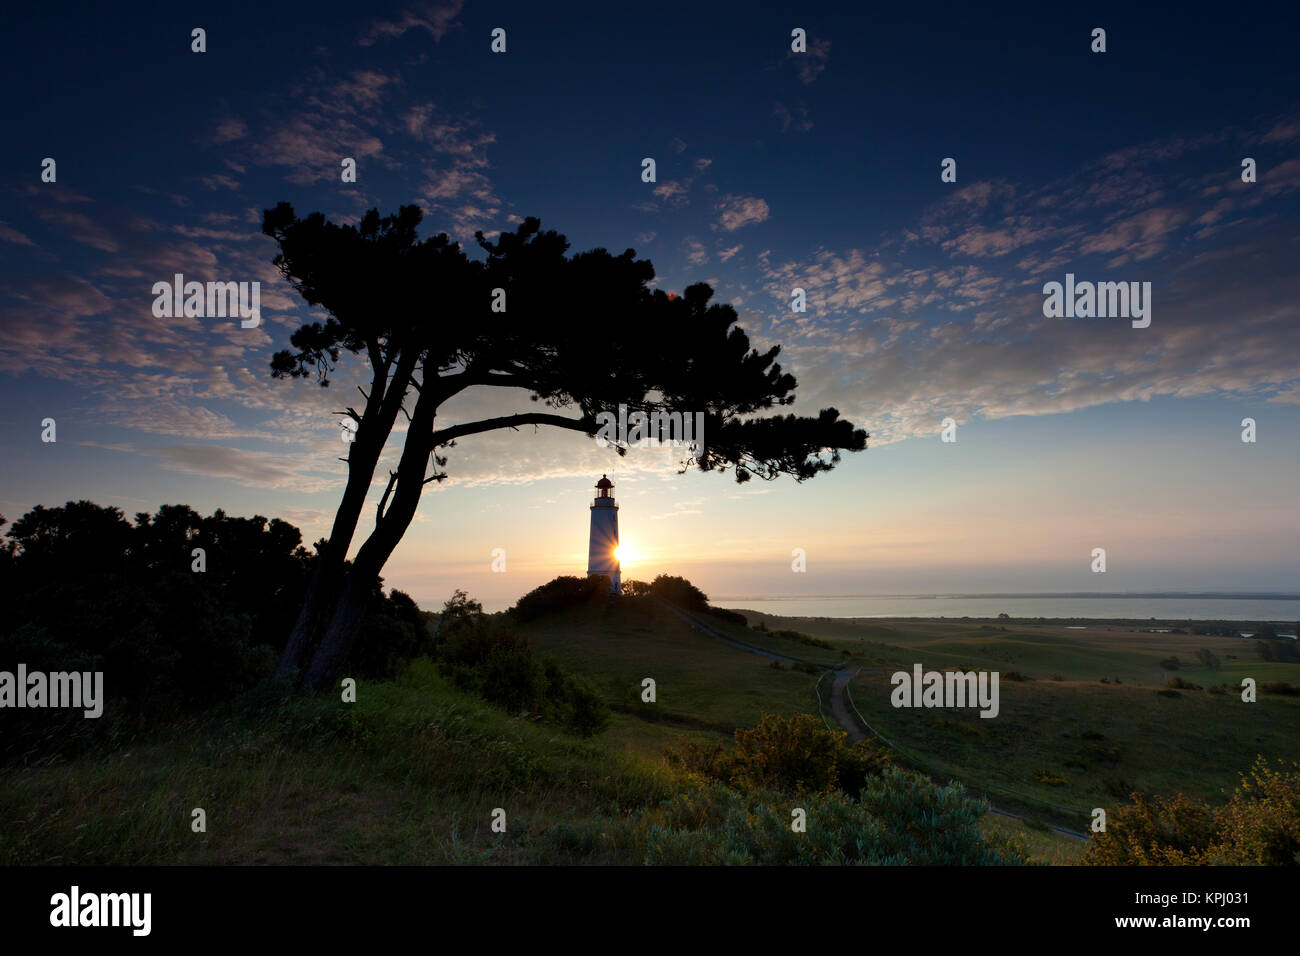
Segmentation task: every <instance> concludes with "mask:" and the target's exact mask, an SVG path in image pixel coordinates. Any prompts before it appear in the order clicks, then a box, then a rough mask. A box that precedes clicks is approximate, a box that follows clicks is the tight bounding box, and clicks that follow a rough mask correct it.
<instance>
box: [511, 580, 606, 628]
mask: <svg viewBox="0 0 1300 956" xmlns="http://www.w3.org/2000/svg"><path fill="white" fill-rule="evenodd" d="M608 597H609V578H607V577H604V576H603V575H592V576H591V577H589V578H578V577H573V576H572V575H564V576H561V577H558V578H555V579H554V580H552V581H548V582H547V583H546V584H543V585H542V586H541V587H536V588H533V590H531V591H529V592H528V593H527V594H525V595H524V596H523V597H521V598H520V599H519V600H518V602H517V603H516V604H515V606H514V607H512V608H511V609H510V611H509V612H508V613H509V614H510V615H511V616H512V617H513V618H514V619H515V620H517V621H532V620H535V619H536V618H539V617H546V616H548V615H551V614H558V613H559V612H560V611H567V610H568V609H569V608H574V607H579V606H581V605H584V604H589V603H591V602H592V601H595V600H598V599H601V598H608Z"/></svg>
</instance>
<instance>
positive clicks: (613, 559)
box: [587, 475, 623, 594]
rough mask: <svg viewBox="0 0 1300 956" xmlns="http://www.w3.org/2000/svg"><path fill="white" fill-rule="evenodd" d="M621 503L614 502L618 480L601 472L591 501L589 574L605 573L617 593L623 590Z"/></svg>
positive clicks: (588, 550)
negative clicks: (620, 561)
mask: <svg viewBox="0 0 1300 956" xmlns="http://www.w3.org/2000/svg"><path fill="white" fill-rule="evenodd" d="M617 548H618V505H617V504H616V503H615V501H614V482H612V481H610V480H609V476H608V475H601V476H600V481H598V482H596V500H595V501H593V502H592V503H591V546H590V547H589V548H588V549H587V576H588V577H591V575H593V574H603V575H605V577H607V578H609V580H610V583H611V585H612V591H613V593H614V594H621V593H622V591H623V584H622V575H621V573H620V571H619V567H618V555H617V554H615V553H614V552H615V549H617Z"/></svg>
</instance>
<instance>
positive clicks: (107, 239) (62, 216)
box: [37, 209, 120, 252]
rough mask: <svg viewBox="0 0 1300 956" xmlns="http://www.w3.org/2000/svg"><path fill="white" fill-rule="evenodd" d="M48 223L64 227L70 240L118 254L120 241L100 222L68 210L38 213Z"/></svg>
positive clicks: (40, 211)
mask: <svg viewBox="0 0 1300 956" xmlns="http://www.w3.org/2000/svg"><path fill="white" fill-rule="evenodd" d="M37 215H39V216H40V217H41V218H42V219H44V220H45V221H46V222H49V223H53V224H54V225H56V226H62V227H63V228H64V229H66V230H67V231H68V238H69V239H73V240H75V241H77V242H80V243H84V244H85V245H88V246H92V247H94V248H95V249H98V250H100V251H101V252H117V251H118V249H119V248H120V245H119V243H118V240H117V239H116V238H115V237H114V236H113V234H112V233H111V232H109V231H108V230H107V229H105V228H104V227H103V226H101V225H100V224H99V223H98V222H96V221H95V220H94V219H92V218H91V217H90V216H87V215H85V214H83V213H79V212H69V211H68V210H66V209H41V210H39V211H38V212H37Z"/></svg>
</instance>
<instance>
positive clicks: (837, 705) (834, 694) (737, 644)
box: [655, 598, 1088, 840]
mask: <svg viewBox="0 0 1300 956" xmlns="http://www.w3.org/2000/svg"><path fill="white" fill-rule="evenodd" d="M655 600H656V601H658V602H659V604H661V605H662V606H663V607H665V608H666V609H668V610H669V611H672V612H673V613H674V614H676V615H677V616H678V617H680V618H681V619H682V620H683V621H685V622H686V623H687V624H689V625H690V626H691V627H693V628H695V629H696V630H697V631H702V632H703V633H705V634H707V635H709V636H710V637H713V638H716V639H717V640H720V641H722V642H723V643H724V644H729V645H730V646H732V647H734V648H737V649H738V650H742V651H747V652H748V653H750V654H758V655H760V656H762V657H768V658H772V659H774V660H779V661H789V662H791V663H794V664H812V665H814V666H816V667H820V668H821V669H822V670H824V671H826V672H828V673H831V674H834V675H835V680H834V681H832V683H831V691H830V711H831V716H832V717H834V718H835V722H836V723H837V724H839V725H840V727H842V728H843V729H844V732H845V733H847V734H848V735H849V739H850V740H852V741H854V742H857V741H860V740H866V739H867V735H866V733H865V732H864V731H863V729H862V726H863V725H864V724H866V726H867V729H868V730H870V731H871V732H872V733H873V734H875V735H876V737H877V738H879V739H880V741H881V742H882V743H884V744H885V745H886V746H887V747H889V749H890V750H895V751H897V750H898V748H897V747H895V746H894V745H893V744H892V743H891V742H890V741H888V740H886V739H885V738H884V737H882V736H881V735H880V732H879V731H877V730H876V729H875V728H874V727H872V726H871V725H870V724H867V722H866V718H864V717H862V715H861V714H857V715H856V717H855V716H854V713H853V712H852V711H850V709H849V706H848V704H847V703H846V702H845V691H846V690H847V689H848V686H849V683H850V681H852V680H853V678H854V677H856V676H857V674H858V673H859V671H858V670H855V671H853V672H852V673H850V672H849V671H847V670H845V669H843V668H841V667H837V666H835V665H833V664H823V663H819V662H817V661H806V660H803V659H802V658H798V657H788V656H786V655H785V654H777V653H776V652H775V651H767V650H764V649H763V648H761V647H755V646H754V645H752V644H746V643H744V642H743V641H737V640H734V639H732V638H730V637H727V636H726V635H725V634H722V633H721V632H719V631H717V630H714V629H713V628H711V627H709V626H708V625H707V624H704V623H702V622H701V621H699V620H697V619H696V618H695V616H694V615H692V614H689V613H687V612H686V611H683V610H682V609H681V608H679V607H675V606H674V605H672V604H669V603H668V602H667V601H664V600H662V599H660V598H656V599H655ZM859 670H860V669H859ZM824 676H825V675H823V677H824ZM818 684H820V681H818ZM816 693H817V704H818V708H819V709H820V707H821V692H820V691H817V692H816ZM854 710H856V708H854ZM985 800H986V801H987V796H986V797H985ZM989 813H994V814H997V815H998V816H1000V817H1009V818H1010V819H1012V820H1020V821H1022V822H1028V817H1026V816H1025V815H1024V814H1022V813H1015V812H1013V811H1011V810H1002V809H999V808H998V807H995V806H993V804H992V803H989ZM1041 825H1043V826H1046V827H1048V828H1049V829H1051V830H1053V831H1055V832H1056V833H1059V834H1061V835H1062V836H1068V837H1071V838H1072V839H1075V840H1087V839H1088V835H1087V834H1086V833H1082V832H1080V831H1079V830H1071V829H1070V828H1069V827H1064V826H1060V825H1058V824H1055V823H1042V824H1041Z"/></svg>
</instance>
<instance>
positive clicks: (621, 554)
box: [614, 544, 640, 565]
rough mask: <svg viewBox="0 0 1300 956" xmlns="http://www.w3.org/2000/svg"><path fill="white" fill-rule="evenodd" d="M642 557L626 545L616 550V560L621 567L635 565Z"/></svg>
mask: <svg viewBox="0 0 1300 956" xmlns="http://www.w3.org/2000/svg"><path fill="white" fill-rule="evenodd" d="M639 557H640V555H638V554H637V553H636V551H635V550H633V549H632V548H630V547H629V546H628V545H626V544H620V545H619V546H618V547H617V548H615V549H614V560H615V561H617V562H618V563H619V564H620V565H622V564H635V563H636V561H637V558H639Z"/></svg>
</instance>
